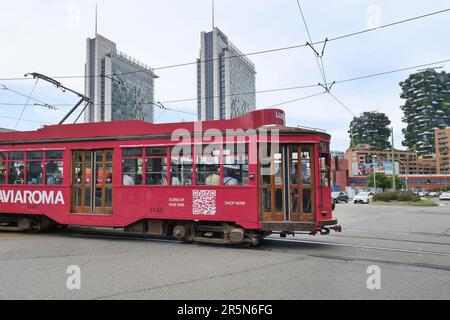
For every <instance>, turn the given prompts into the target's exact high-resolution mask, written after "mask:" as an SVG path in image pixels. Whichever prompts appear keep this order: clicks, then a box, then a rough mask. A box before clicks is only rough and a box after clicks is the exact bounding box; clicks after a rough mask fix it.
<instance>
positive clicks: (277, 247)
mask: <svg viewBox="0 0 450 320" xmlns="http://www.w3.org/2000/svg"><path fill="white" fill-rule="evenodd" d="M53 235H56V236H58V235H62V236H70V237H78V238H95V239H112V240H130V241H148V242H152V243H165V244H177V245H187V246H203V247H205V246H210V247H213V248H228V249H230V248H235V249H237V250H252V251H260V252H264V251H267V252H274V253H282V254H288V255H302V256H307V257H312V258H321V259H330V260H336V261H347V262H358V261H363V262H370V263H383V264H388V265H395V266H407V267H417V268H425V269H435V270H443V271H450V264H449V265H441V264H431V263H423V262H411V261H399V260H392V259H382V258H370V257H364V256H358V255H357V253H358V251H354V252H355V253H356V254H355V255H349V254H348V253H345V254H333V253H325V252H321V251H320V248H323V249H329V248H330V247H337V248H339V247H341V248H353V249H361V250H369V251H379V252H390V253H399V254H405V255H408V257H411V256H429V257H433V256H434V257H440V258H442V257H444V258H446V257H449V258H450V253H443V252H433V251H422V250H410V249H401V248H392V247H382V246H366V245H360V244H346V243H337V242H330V241H314V240H300V239H282V238H280V239H277V238H266V239H265V240H264V241H263V242H262V244H261V245H260V246H258V247H254V248H237V247H234V246H230V245H226V246H224V245H218V244H204V243H183V242H181V241H179V240H176V239H166V238H157V237H149V236H145V235H144V236H141V235H131V234H126V233H124V234H120V233H119V232H117V231H106V230H92V229H71V230H65V231H61V232H57V233H53ZM33 236H38V235H33ZM385 240H389V239H385ZM405 242H408V240H405ZM301 244H305V245H316V246H318V248H315V249H311V248H310V247H309V248H304V249H305V250H302V248H300V247H298V245H301Z"/></svg>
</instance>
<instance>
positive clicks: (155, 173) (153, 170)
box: [145, 151, 167, 186]
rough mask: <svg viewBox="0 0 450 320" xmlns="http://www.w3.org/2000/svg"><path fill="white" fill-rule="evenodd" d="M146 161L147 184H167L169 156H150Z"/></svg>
mask: <svg viewBox="0 0 450 320" xmlns="http://www.w3.org/2000/svg"><path fill="white" fill-rule="evenodd" d="M166 154H167V151H166ZM145 161H146V163H145V167H146V174H145V177H146V178H145V179H146V184H147V185H150V186H161V185H167V158H149V159H146V160H145Z"/></svg>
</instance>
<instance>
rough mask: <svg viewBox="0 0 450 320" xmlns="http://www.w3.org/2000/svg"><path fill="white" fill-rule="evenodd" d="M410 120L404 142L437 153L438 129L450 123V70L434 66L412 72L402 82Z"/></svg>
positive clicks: (414, 147)
mask: <svg viewBox="0 0 450 320" xmlns="http://www.w3.org/2000/svg"><path fill="white" fill-rule="evenodd" d="M400 86H401V87H402V93H401V95H400V97H401V98H402V99H405V100H406V101H405V104H404V105H402V106H400V108H401V109H402V110H403V112H404V114H405V116H404V117H403V119H402V121H403V122H404V123H406V125H407V126H406V128H405V129H403V134H404V136H405V140H404V141H403V145H404V146H405V147H408V148H409V149H410V150H415V151H417V153H418V154H419V155H424V154H431V153H435V142H434V129H435V128H439V129H442V128H445V127H447V126H449V125H450V74H449V73H446V72H445V71H443V72H441V73H438V72H436V70H434V69H427V70H425V71H421V72H417V73H414V74H411V75H410V76H409V77H408V79H406V80H405V81H402V82H400Z"/></svg>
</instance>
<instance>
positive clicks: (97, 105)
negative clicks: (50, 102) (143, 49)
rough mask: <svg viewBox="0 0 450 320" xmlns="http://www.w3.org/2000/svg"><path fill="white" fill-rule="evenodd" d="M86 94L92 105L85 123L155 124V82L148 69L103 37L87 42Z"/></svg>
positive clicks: (155, 76) (88, 109)
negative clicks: (123, 121) (135, 121)
mask: <svg viewBox="0 0 450 320" xmlns="http://www.w3.org/2000/svg"><path fill="white" fill-rule="evenodd" d="M86 56H87V59H86V66H85V74H86V80H85V94H86V96H87V97H89V98H90V99H91V101H92V103H91V104H90V105H89V106H88V108H87V109H86V112H85V121H86V122H103V121H122V120H144V121H147V122H153V105H152V104H151V102H154V79H156V78H158V76H157V75H156V74H155V73H154V72H153V71H152V69H151V68H150V67H148V66H147V65H145V64H143V63H141V62H139V61H137V60H136V59H133V58H131V57H129V56H127V55H126V54H124V53H122V52H120V51H118V50H117V48H116V44H115V43H114V42H112V41H110V40H108V39H106V38H105V37H102V36H101V35H97V36H96V37H95V38H94V39H87V50H86Z"/></svg>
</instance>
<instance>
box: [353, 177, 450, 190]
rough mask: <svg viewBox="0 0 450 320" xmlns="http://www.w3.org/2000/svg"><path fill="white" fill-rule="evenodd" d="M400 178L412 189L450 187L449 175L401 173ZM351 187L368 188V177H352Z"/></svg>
mask: <svg viewBox="0 0 450 320" xmlns="http://www.w3.org/2000/svg"><path fill="white" fill-rule="evenodd" d="M399 178H400V179H401V180H403V183H402V185H403V187H402V189H406V186H408V188H407V189H408V190H411V191H432V190H448V188H449V187H450V177H449V176H447V175H442V174H440V175H436V174H431V175H423V174H422V175H400V176H399ZM348 186H349V187H353V188H368V184H367V178H365V177H350V178H349V185H348Z"/></svg>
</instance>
